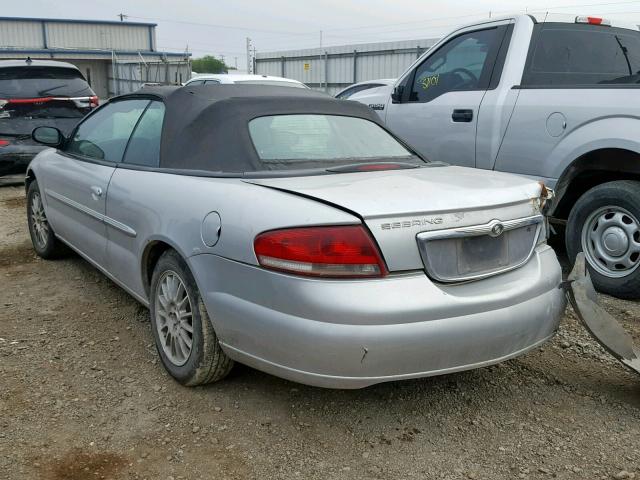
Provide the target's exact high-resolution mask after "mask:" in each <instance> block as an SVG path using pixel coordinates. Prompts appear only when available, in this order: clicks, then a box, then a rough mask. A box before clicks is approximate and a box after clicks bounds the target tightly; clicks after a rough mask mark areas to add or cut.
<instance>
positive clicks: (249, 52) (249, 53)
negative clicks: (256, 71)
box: [247, 37, 253, 73]
mask: <svg viewBox="0 0 640 480" xmlns="http://www.w3.org/2000/svg"><path fill="white" fill-rule="evenodd" d="M252 47H253V45H251V39H250V38H249V37H247V73H253V62H252V61H251V49H252Z"/></svg>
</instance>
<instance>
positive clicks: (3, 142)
mask: <svg viewBox="0 0 640 480" xmlns="http://www.w3.org/2000/svg"><path fill="white" fill-rule="evenodd" d="M10 143H11V142H10V141H9V140H0V147H6V146H7V145H9V144H10Z"/></svg>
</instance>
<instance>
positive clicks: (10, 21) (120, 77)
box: [0, 17, 191, 98]
mask: <svg viewBox="0 0 640 480" xmlns="http://www.w3.org/2000/svg"><path fill="white" fill-rule="evenodd" d="M26 57H31V58H33V59H38V58H39V59H54V60H61V61H65V62H69V63H72V64H74V65H76V66H77V67H78V68H79V69H80V71H81V72H82V74H83V75H84V76H85V77H86V79H87V81H88V82H89V84H90V85H91V87H92V88H93V90H94V91H95V92H96V94H97V95H98V96H99V97H101V98H106V97H110V96H113V95H116V94H121V93H126V92H130V91H133V90H137V89H138V88H139V87H140V86H141V84H142V83H144V82H153V83H179V82H183V81H186V80H188V79H189V77H190V75H191V65H190V59H189V55H188V54H186V53H184V52H183V53H171V52H158V51H157V50H156V24H155V23H138V22H118V21H101V20H67V19H50V18H15V17H0V59H23V58H26Z"/></svg>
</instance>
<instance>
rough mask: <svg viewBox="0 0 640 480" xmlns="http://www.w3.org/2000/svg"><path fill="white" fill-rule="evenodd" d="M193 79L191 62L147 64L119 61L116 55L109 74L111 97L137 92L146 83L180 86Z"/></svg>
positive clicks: (143, 61) (143, 62)
mask: <svg viewBox="0 0 640 480" xmlns="http://www.w3.org/2000/svg"><path fill="white" fill-rule="evenodd" d="M190 77H191V62H190V60H188V59H184V60H182V59H181V60H178V61H175V60H165V61H160V62H147V61H145V60H144V59H143V58H141V59H140V61H137V62H132V61H130V60H128V61H119V60H118V59H117V58H116V57H115V55H114V57H113V58H112V61H111V72H109V96H114V95H122V94H124V93H131V92H135V91H136V90H138V89H139V88H141V87H142V86H143V85H144V84H145V83H151V84H160V85H180V84H182V83H183V82H186V81H187V80H189V78H190Z"/></svg>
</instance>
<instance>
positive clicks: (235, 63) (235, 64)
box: [233, 57, 238, 70]
mask: <svg viewBox="0 0 640 480" xmlns="http://www.w3.org/2000/svg"><path fill="white" fill-rule="evenodd" d="M233 65H234V67H236V70H238V57H233Z"/></svg>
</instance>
